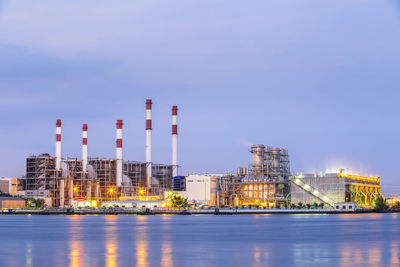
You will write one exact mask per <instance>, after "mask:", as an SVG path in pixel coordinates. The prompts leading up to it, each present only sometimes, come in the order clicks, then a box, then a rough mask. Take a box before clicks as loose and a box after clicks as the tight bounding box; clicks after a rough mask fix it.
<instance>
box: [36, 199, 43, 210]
mask: <svg viewBox="0 0 400 267" xmlns="http://www.w3.org/2000/svg"><path fill="white" fill-rule="evenodd" d="M36 207H37V208H43V207H44V199H43V198H38V199H36Z"/></svg>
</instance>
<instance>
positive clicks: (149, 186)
mask: <svg viewBox="0 0 400 267" xmlns="http://www.w3.org/2000/svg"><path fill="white" fill-rule="evenodd" d="M151 111H152V101H151V100H150V99H148V100H146V162H137V161H127V160H123V156H122V129H123V121H122V120H117V123H116V157H115V158H111V159H110V158H89V157H88V134H87V132H88V125H87V124H83V127H82V158H81V159H77V158H75V159H71V158H62V156H61V120H57V123H56V153H55V156H51V155H50V154H40V155H37V156H30V157H28V158H27V160H26V177H25V178H23V179H22V187H23V188H22V189H23V194H24V195H25V196H29V195H30V196H35V197H38V196H40V197H41V198H49V199H51V206H54V207H65V206H67V207H69V206H71V205H72V202H73V201H74V200H76V199H85V200H91V201H96V202H97V205H100V204H101V202H104V201H111V200H116V199H118V198H120V197H129V196H137V195H139V192H144V193H145V194H146V195H162V193H163V191H165V190H172V188H173V185H174V182H173V177H174V176H177V175H178V169H179V166H178V157H177V150H178V149H177V135H178V127H177V114H178V108H177V106H173V107H172V160H171V163H172V164H170V165H169V164H156V163H153V162H152V157H151V156H152V155H151V153H152V147H151V143H152V142H151V138H152V136H151V135H152V119H151Z"/></svg>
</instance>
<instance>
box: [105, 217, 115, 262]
mask: <svg viewBox="0 0 400 267" xmlns="http://www.w3.org/2000/svg"><path fill="white" fill-rule="evenodd" d="M105 232H106V237H105V238H106V253H105V257H106V266H107V267H117V266H118V262H117V256H118V237H117V216H116V215H107V216H106V228H105Z"/></svg>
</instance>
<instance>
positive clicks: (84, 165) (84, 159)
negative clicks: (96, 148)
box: [82, 124, 88, 172]
mask: <svg viewBox="0 0 400 267" xmlns="http://www.w3.org/2000/svg"><path fill="white" fill-rule="evenodd" d="M87 130H88V126H87V124H84V125H83V127H82V171H83V172H87V164H88V147H87Z"/></svg>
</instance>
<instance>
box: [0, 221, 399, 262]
mask: <svg viewBox="0 0 400 267" xmlns="http://www.w3.org/2000/svg"><path fill="white" fill-rule="evenodd" d="M399 232H400V214H396V213H393V214H352V215H304V214H303V215H225V216H215V215H199V216H185V215H175V216H174V215H163V216H161V215H156V216H151V215H150V216H135V215H102V216H87V215H86V216H85V215H74V216H40V215H32V216H25V215H15V216H13V215H1V216H0V266H2V267H3V266H7V267H11V266H109V267H111V266H115V267H116V266H190V267H195V266H207V267H210V266H400V260H399V258H400V235H399Z"/></svg>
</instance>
